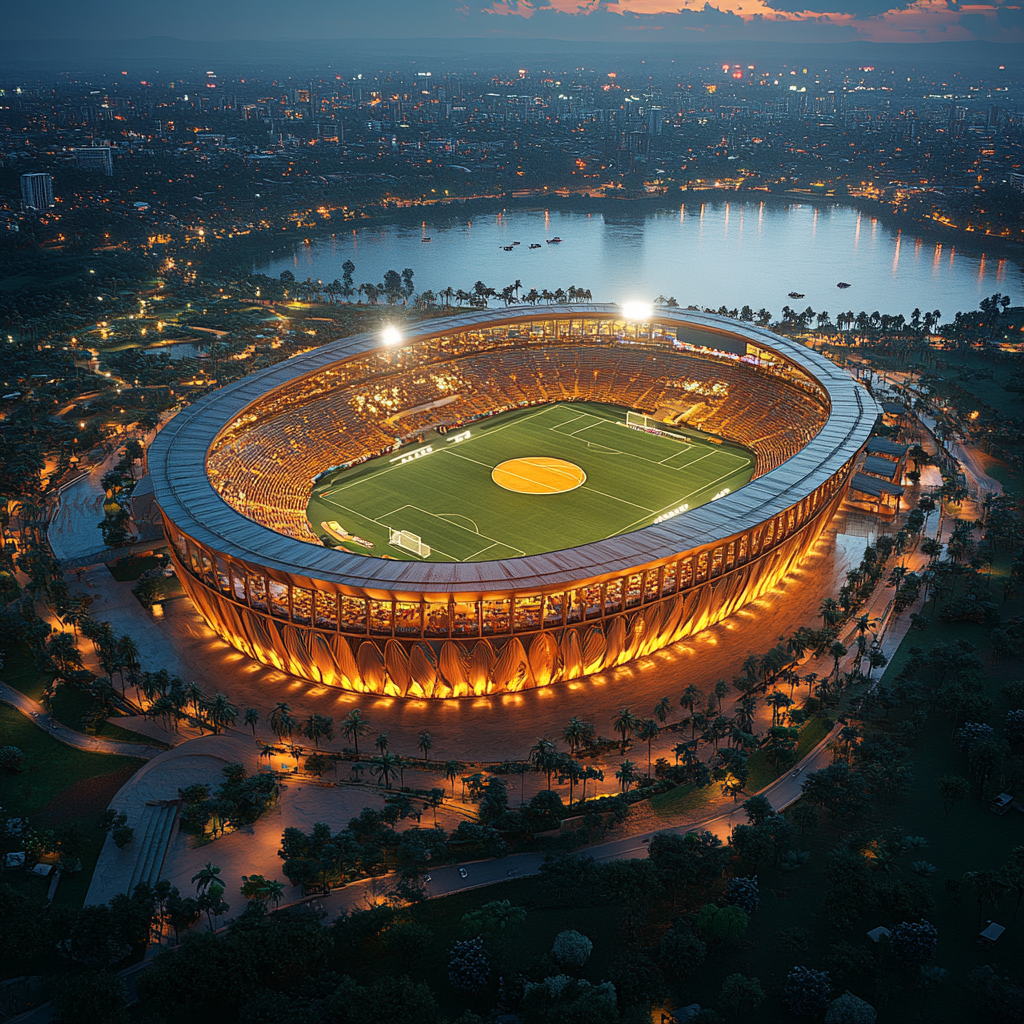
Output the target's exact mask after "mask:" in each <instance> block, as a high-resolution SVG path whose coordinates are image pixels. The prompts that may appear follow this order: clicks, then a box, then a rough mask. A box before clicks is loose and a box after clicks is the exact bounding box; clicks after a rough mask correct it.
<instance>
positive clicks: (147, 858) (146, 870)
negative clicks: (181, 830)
mask: <svg viewBox="0 0 1024 1024" xmlns="http://www.w3.org/2000/svg"><path fill="white" fill-rule="evenodd" d="M180 806H181V802H180V801H179V800H158V801H155V802H153V803H147V804H146V809H145V810H144V811H143V812H142V821H140V822H139V826H138V828H137V829H136V835H137V839H136V842H137V843H138V855H137V856H136V858H135V867H134V869H133V870H132V877H131V880H130V881H129V883H128V888H127V889H126V890H125V891H126V892H129V893H130V892H132V891H133V890H134V889H135V886H137V885H140V884H141V883H143V882H145V883H146V884H147V885H153V884H154V883H155V882H157V881H159V880H160V870H161V868H163V866H164V858H165V857H166V856H167V847H168V846H169V845H170V842H171V834H172V833H173V831H174V823H175V822H176V821H177V819H178V808H179V807H180Z"/></svg>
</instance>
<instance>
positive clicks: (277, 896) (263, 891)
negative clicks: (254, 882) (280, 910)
mask: <svg viewBox="0 0 1024 1024" xmlns="http://www.w3.org/2000/svg"><path fill="white" fill-rule="evenodd" d="M282 896H284V885H283V884H282V883H281V882H279V881H278V880H277V879H276V878H268V879H266V880H265V881H264V883H263V885H261V886H260V889H259V897H260V899H261V900H263V901H264V902H266V903H273V904H274V908H275V909H276V908H277V907H278V906H280V904H281V897H282Z"/></svg>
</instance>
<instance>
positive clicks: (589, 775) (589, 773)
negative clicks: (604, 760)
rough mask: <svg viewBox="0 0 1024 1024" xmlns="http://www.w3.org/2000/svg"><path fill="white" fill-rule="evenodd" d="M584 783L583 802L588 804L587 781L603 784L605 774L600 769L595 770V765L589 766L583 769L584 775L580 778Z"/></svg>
mask: <svg viewBox="0 0 1024 1024" xmlns="http://www.w3.org/2000/svg"><path fill="white" fill-rule="evenodd" d="M580 778H581V781H582V783H583V797H582V799H583V802H584V803H586V802H587V781H588V780H590V779H593V780H594V781H595V782H602V781H603V780H604V772H603V771H601V769H600V768H595V767H594V766H593V765H589V764H588V765H587V767H586V768H584V769H583V775H582V776H581V777H580Z"/></svg>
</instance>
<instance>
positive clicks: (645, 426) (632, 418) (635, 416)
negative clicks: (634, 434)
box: [626, 409, 660, 430]
mask: <svg viewBox="0 0 1024 1024" xmlns="http://www.w3.org/2000/svg"><path fill="white" fill-rule="evenodd" d="M659 425H660V424H659V423H658V421H657V420H656V419H655V418H654V417H653V416H645V415H644V414H643V413H642V412H633V410H632V409H629V410H627V412H626V426H627V427H639V428H640V429H641V430H650V429H651V428H652V427H653V428H654V429H657V428H658V426H659Z"/></svg>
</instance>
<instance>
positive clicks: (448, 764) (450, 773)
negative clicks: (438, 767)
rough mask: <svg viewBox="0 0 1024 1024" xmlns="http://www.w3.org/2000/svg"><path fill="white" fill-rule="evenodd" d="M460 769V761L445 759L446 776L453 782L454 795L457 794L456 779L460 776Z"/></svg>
mask: <svg viewBox="0 0 1024 1024" xmlns="http://www.w3.org/2000/svg"><path fill="white" fill-rule="evenodd" d="M460 770H461V769H460V767H459V762H458V761H445V763H444V777H445V779H447V780H448V781H449V782H450V783H451V784H452V796H455V780H456V779H457V778H458V777H459V771H460Z"/></svg>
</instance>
